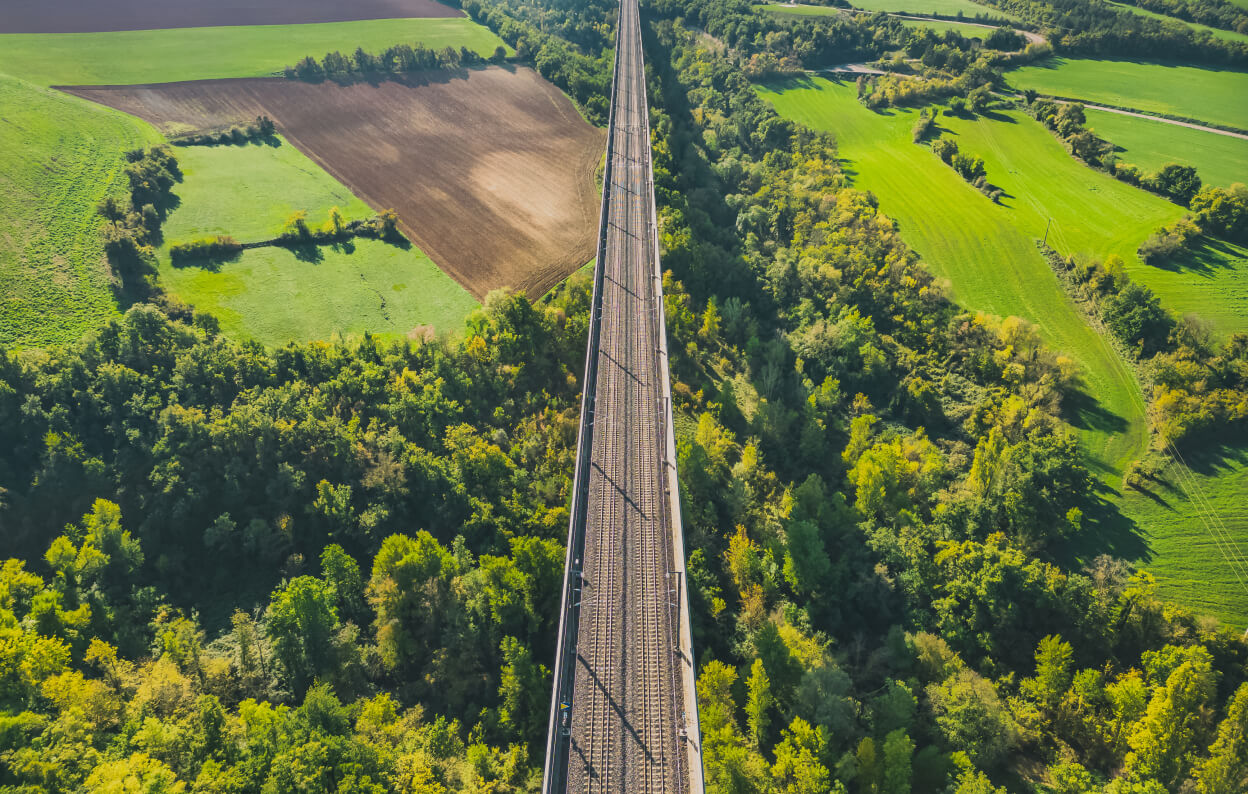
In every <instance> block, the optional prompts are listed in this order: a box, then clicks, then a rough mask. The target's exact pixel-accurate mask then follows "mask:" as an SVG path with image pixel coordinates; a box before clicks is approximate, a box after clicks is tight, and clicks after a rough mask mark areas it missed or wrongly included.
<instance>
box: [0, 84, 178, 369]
mask: <svg viewBox="0 0 1248 794" xmlns="http://www.w3.org/2000/svg"><path fill="white" fill-rule="evenodd" d="M0 108H2V109H3V110H2V111H0V295H2V296H3V300H0V346H3V347H8V346H19V347H25V346H40V345H46V344H56V343H66V342H72V341H74V340H76V339H78V338H79V337H81V336H82V334H83V333H84V332H85V331H87V330H88V329H90V328H92V327H93V326H94V325H96V324H97V323H99V321H100V320H102V319H104V318H106V317H108V316H110V315H113V314H116V312H117V306H116V303H115V301H114V298H113V292H112V286H111V281H110V273H109V269H108V264H107V262H106V261H105V260H104V248H103V244H102V242H101V238H100V231H99V230H100V226H101V221H100V218H99V216H97V215H96V214H95V207H96V205H97V204H99V202H100V201H101V200H102V199H103V198H104V197H105V196H107V195H109V194H118V195H120V194H121V192H122V190H123V187H124V186H123V182H124V177H123V176H122V174H121V172H122V168H123V167H124V166H125V158H124V157H123V152H124V151H125V150H127V149H131V148H135V147H138V146H142V145H144V144H146V143H150V142H154V141H156V140H159V136H158V135H157V133H156V132H155V130H153V129H152V128H151V127H149V126H148V125H147V124H145V123H143V122H141V121H139V120H137V119H133V118H131V117H129V116H126V115H124V114H122V113H118V112H116V111H114V110H110V109H108V108H104V107H100V106H98V105H94V104H92V103H90V102H86V101H84V100H81V99H77V98H75V97H71V96H66V95H64V94H61V93H58V92H56V91H49V90H47V89H44V88H38V87H36V86H33V85H31V84H29V83H26V82H23V81H21V80H18V79H16V78H13V77H9V76H7V75H3V74H0Z"/></svg>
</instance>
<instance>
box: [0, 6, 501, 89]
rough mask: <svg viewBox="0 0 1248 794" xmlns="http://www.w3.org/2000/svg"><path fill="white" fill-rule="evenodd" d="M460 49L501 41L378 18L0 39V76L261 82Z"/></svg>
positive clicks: (430, 23)
mask: <svg viewBox="0 0 1248 794" xmlns="http://www.w3.org/2000/svg"><path fill="white" fill-rule="evenodd" d="M403 42H406V43H409V44H414V43H417V42H421V43H423V44H425V46H428V47H434V48H439V49H440V48H442V47H445V46H454V47H460V46H466V47H469V48H470V49H473V50H476V51H477V52H480V53H482V54H489V53H492V52H493V51H494V48H495V47H497V46H498V45H500V44H502V43H503V42H502V40H501V39H499V38H498V37H497V36H495V35H494V34H493V33H491V32H490V31H489V30H487V29H486V28H484V27H482V26H480V25H478V24H476V23H474V22H473V21H472V20H470V19H468V18H467V17H462V18H450V19H376V20H365V21H362V22H331V23H325V24H313V25H254V26H237V27H217V28H180V29H172V30H137V31H123V32H117V33H62V34H7V35H0V72H8V73H10V74H17V75H20V76H22V77H25V78H26V79H28V80H30V81H31V82H35V83H39V84H42V85H109V84H132V83H171V82H177V81H180V80H202V79H207V78H213V77H263V76H267V75H271V74H273V73H275V72H280V71H281V70H282V68H283V67H284V66H286V65H288V64H293V63H295V62H296V61H298V60H299V59H300V58H302V57H303V56H305V55H313V56H315V57H317V58H320V57H321V56H323V55H324V54H325V53H326V52H328V51H330V50H341V51H343V52H344V53H351V52H353V51H354V50H355V48H356V47H363V48H364V49H365V50H370V51H376V50H380V49H384V48H385V47H388V46H390V45H392V44H398V43H403Z"/></svg>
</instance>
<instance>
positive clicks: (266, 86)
mask: <svg viewBox="0 0 1248 794" xmlns="http://www.w3.org/2000/svg"><path fill="white" fill-rule="evenodd" d="M466 75H467V76H466V77H464V76H462V75H461V76H455V77H449V76H447V75H445V74H440V75H434V76H428V75H426V76H423V77H422V76H415V77H411V78H406V79H396V80H387V81H385V82H381V83H377V84H370V83H355V84H351V85H338V84H335V83H332V82H324V83H305V82H300V81H294V80H284V79H282V78H272V79H250V80H197V81H193V82H187V83H164V84H156V85H147V86H86V87H80V88H68V89H64V90H67V91H69V92H70V93H73V94H76V95H77V96H81V97H85V98H86V99H90V100H93V101H96V102H100V103H102V104H105V105H109V106H111V107H114V108H117V109H119V110H123V111H125V112H127V113H131V114H134V115H136V116H139V117H141V118H143V119H146V120H147V121H150V122H152V123H153V124H155V125H157V126H158V127H161V128H162V129H165V130H171V129H185V128H186V127H188V126H189V127H195V128H205V127H215V126H219V125H221V124H228V123H232V122H235V121H242V120H249V119H253V118H255V117H256V116H257V115H259V114H265V115H268V116H270V117H271V118H272V119H274V121H275V122H276V123H277V126H278V131H279V132H281V134H283V135H284V136H286V138H287V140H289V141H290V142H291V143H292V144H294V145H295V146H297V147H299V149H300V150H302V151H303V152H304V153H305V154H307V155H308V156H309V157H311V158H312V159H313V160H315V161H316V162H318V163H319V164H320V165H321V166H322V167H323V168H325V170H327V171H329V172H330V173H331V174H333V175H334V177H336V178H337V179H338V180H339V181H341V182H342V183H344V184H345V185H347V186H348V187H349V188H351V190H352V191H354V192H355V193H356V195H358V196H360V197H361V198H363V199H364V200H365V201H367V202H368V203H369V204H370V205H372V206H373V207H374V208H377V209H385V208H393V209H394V210H395V211H397V212H398V214H399V218H400V221H401V226H402V229H403V231H404V233H406V234H407V235H408V236H409V237H410V238H411V239H412V240H413V242H415V243H416V244H417V245H419V246H420V247H421V249H422V250H424V252H425V253H427V254H428V255H429V256H430V257H431V258H432V259H433V261H434V262H437V263H438V265H439V266H440V267H442V269H443V270H445V271H446V272H447V273H448V274H450V275H451V276H452V277H453V278H454V279H455V280H457V281H458V282H459V283H460V284H463V285H464V287H465V288H466V289H467V290H468V291H469V292H471V293H472V294H473V295H474V296H476V297H477V298H481V297H483V296H484V295H485V294H486V293H487V292H489V291H490V290H492V289H495V288H498V287H511V288H514V289H522V290H525V291H526V292H527V293H528V295H529V296H530V297H534V298H536V297H538V296H540V295H541V294H543V293H544V292H545V291H546V290H548V289H550V288H551V287H552V286H554V285H555V284H556V283H558V282H559V280H560V279H562V278H564V277H566V276H567V275H569V274H570V273H572V272H573V271H574V270H576V269H577V268H578V267H580V266H581V265H583V264H585V263H586V262H587V261H589V260H590V259H591V258H593V255H594V247H595V242H596V233H597V221H598V197H599V193H598V189H597V187H596V186H595V184H594V170H595V168H596V167H597V165H598V162H599V161H600V159H601V157H602V152H603V147H604V145H605V140H606V139H605V133H604V132H603V131H601V130H597V129H595V128H593V127H591V126H590V125H589V124H587V123H586V122H585V120H584V119H582V118H581V116H580V114H578V113H577V111H576V108H575V107H573V105H572V103H571V101H570V100H569V99H568V98H567V97H566V96H564V94H563V93H561V92H560V91H559V90H558V89H557V88H555V87H554V86H552V85H551V84H550V83H548V82H546V81H545V80H543V79H542V78H541V77H539V76H538V75H537V73H536V72H534V71H532V70H530V69H506V68H498V67H492V68H488V69H482V70H474V71H469V72H467V73H466Z"/></svg>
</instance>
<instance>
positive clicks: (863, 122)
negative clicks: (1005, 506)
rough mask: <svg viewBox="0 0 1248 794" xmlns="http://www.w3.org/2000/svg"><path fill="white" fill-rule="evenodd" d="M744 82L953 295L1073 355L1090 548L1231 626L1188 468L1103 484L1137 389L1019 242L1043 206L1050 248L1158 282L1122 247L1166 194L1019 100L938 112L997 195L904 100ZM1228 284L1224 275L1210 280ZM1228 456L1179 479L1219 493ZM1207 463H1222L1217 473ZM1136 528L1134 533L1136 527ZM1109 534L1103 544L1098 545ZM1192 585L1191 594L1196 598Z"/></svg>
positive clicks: (1137, 443) (1170, 214)
mask: <svg viewBox="0 0 1248 794" xmlns="http://www.w3.org/2000/svg"><path fill="white" fill-rule="evenodd" d="M760 92H761V93H762V95H763V96H764V97H766V98H767V99H768V100H769V101H771V102H772V103H773V105H774V106H775V107H776V109H777V110H778V111H779V112H780V113H781V114H782V115H784V116H785V117H787V118H791V119H794V120H796V121H799V122H801V123H804V124H807V125H809V126H811V127H815V128H817V129H822V130H826V131H829V132H832V133H833V134H835V135H836V137H837V143H838V151H839V154H840V156H841V157H842V158H843V162H844V163H845V165H846V166H847V169H848V172H849V173H850V174H851V175H852V178H853V184H854V186H855V187H858V188H860V189H863V190H870V191H872V192H873V193H875V194H876V196H877V197H878V199H879V202H880V207H881V209H882V210H883V211H884V212H885V213H886V214H888V215H889V216H891V217H892V218H894V219H896V220H897V221H898V222H899V225H900V228H901V234H902V237H903V238H904V239H905V240H906V241H907V243H909V244H910V245H911V246H912V247H913V248H914V249H915V250H916V251H918V252H919V254H920V255H921V256H922V257H923V259H924V261H925V262H926V263H928V265H929V266H931V267H932V269H933V270H934V271H935V272H936V273H938V274H940V275H942V276H945V277H947V278H948V279H949V280H950V281H951V283H952V291H953V295H954V297H955V299H957V300H958V302H959V303H961V304H962V305H964V306H967V307H968V308H971V309H976V310H983V311H987V312H991V313H994V314H1000V315H1010V314H1013V315H1018V316H1020V317H1024V318H1026V319H1028V320H1031V321H1032V322H1034V323H1036V324H1037V326H1038V327H1039V329H1040V331H1041V333H1042V335H1043V336H1044V338H1045V340H1046V342H1048V343H1049V344H1050V345H1051V346H1052V347H1053V348H1054V349H1055V350H1058V351H1060V352H1062V353H1065V354H1067V355H1070V356H1072V357H1073V358H1075V359H1076V360H1077V361H1078V362H1079V363H1080V364H1081V365H1082V367H1081V371H1082V375H1083V378H1084V384H1085V388H1084V394H1083V395H1082V397H1081V398H1080V399H1079V400H1078V401H1076V404H1074V405H1071V406H1069V413H1070V416H1069V417H1068V418H1069V419H1070V421H1071V422H1072V424H1074V425H1075V427H1076V428H1077V429H1078V430H1079V431H1080V442H1081V445H1082V446H1083V448H1084V449H1085V450H1086V452H1087V455H1088V461H1089V465H1090V466H1091V467H1092V469H1093V471H1094V472H1096V473H1097V474H1099V475H1100V476H1101V477H1102V480H1103V482H1104V483H1105V485H1104V488H1105V492H1106V493H1107V494H1108V496H1109V497H1110V499H1111V500H1112V501H1113V502H1114V503H1116V504H1117V506H1118V510H1119V511H1120V514H1119V515H1118V516H1117V517H1115V516H1114V514H1113V511H1109V513H1108V515H1106V516H1103V517H1101V519H1099V520H1094V521H1089V522H1088V527H1089V537H1096V538H1099V539H1101V540H1100V542H1101V545H1100V546H1098V548H1099V549H1100V550H1102V551H1103V550H1107V549H1108V550H1109V551H1111V553H1115V554H1116V555H1117V556H1122V557H1126V558H1129V559H1139V560H1141V561H1145V562H1147V563H1148V565H1149V568H1150V570H1152V571H1154V573H1156V574H1157V576H1158V577H1159V580H1160V581H1161V584H1162V588H1163V590H1164V591H1165V592H1166V593H1167V594H1169V595H1171V596H1173V597H1175V598H1179V599H1182V600H1183V601H1184V602H1185V603H1188V604H1191V605H1192V606H1194V607H1197V608H1200V609H1201V610H1202V611H1206V612H1208V613H1209V614H1213V615H1216V616H1218V617H1220V618H1222V619H1224V620H1227V621H1230V622H1232V623H1235V624H1242V623H1243V622H1244V620H1245V617H1246V616H1248V596H1244V595H1243V592H1242V590H1239V589H1237V588H1238V585H1237V584H1236V583H1235V572H1234V570H1233V569H1232V568H1231V566H1230V565H1229V564H1227V563H1226V562H1225V560H1224V558H1222V557H1221V556H1218V555H1217V554H1216V553H1214V552H1216V548H1215V547H1214V546H1213V541H1212V539H1211V538H1209V537H1204V539H1203V542H1197V538H1194V537H1193V533H1195V532H1197V531H1198V530H1199V528H1200V527H1201V526H1202V524H1200V522H1199V520H1198V518H1197V517H1198V515H1199V513H1200V511H1199V509H1198V508H1197V507H1196V506H1194V505H1193V504H1192V503H1191V502H1189V501H1188V500H1187V498H1186V496H1185V492H1184V491H1183V489H1182V488H1181V487H1180V486H1179V475H1180V474H1181V475H1183V478H1184V481H1185V478H1186V477H1188V476H1191V475H1192V472H1191V471H1190V470H1188V469H1187V468H1186V467H1174V471H1173V472H1172V474H1173V479H1172V481H1173V482H1174V484H1175V485H1174V488H1173V492H1168V493H1167V494H1166V505H1165V506H1164V509H1157V507H1156V505H1155V504H1154V503H1152V502H1149V501H1148V500H1147V499H1146V497H1142V496H1138V495H1136V494H1128V495H1123V494H1121V493H1118V492H1117V491H1118V486H1119V484H1120V479H1119V478H1120V476H1121V471H1122V466H1123V465H1124V464H1125V463H1127V462H1128V461H1129V460H1132V459H1134V458H1137V457H1139V456H1140V455H1142V454H1143V452H1144V451H1145V447H1146V444H1147V435H1146V422H1145V416H1144V398H1143V394H1142V393H1141V391H1140V386H1139V384H1138V383H1137V382H1136V381H1135V379H1134V378H1133V377H1132V375H1131V373H1130V371H1129V370H1128V369H1127V367H1126V365H1125V364H1124V363H1123V362H1122V360H1121V359H1120V357H1119V356H1118V355H1117V354H1116V353H1115V352H1114V351H1113V349H1112V348H1111V347H1110V346H1109V344H1108V343H1107V342H1106V340H1104V339H1103V338H1101V337H1100V336H1099V335H1098V334H1097V333H1096V332H1095V331H1094V330H1093V329H1092V328H1091V327H1090V326H1089V325H1088V324H1087V323H1086V322H1085V321H1084V319H1083V317H1082V315H1081V314H1080V313H1079V311H1078V310H1077V309H1076V308H1075V307H1074V305H1073V304H1072V303H1071V301H1070V300H1069V299H1068V298H1067V296H1066V294H1065V292H1064V291H1063V290H1062V288H1061V286H1060V284H1059V282H1058V281H1057V278H1056V276H1054V274H1053V273H1052V271H1051V270H1050V269H1049V266H1048V264H1047V263H1046V262H1045V260H1044V259H1043V258H1042V257H1041V256H1040V254H1039V252H1038V251H1037V249H1036V247H1035V244H1034V240H1035V239H1038V238H1040V237H1041V236H1042V235H1043V234H1044V226H1045V220H1044V218H1045V217H1046V216H1048V215H1052V216H1054V217H1056V221H1055V222H1054V226H1055V227H1059V228H1060V229H1061V234H1058V235H1054V234H1052V233H1050V237H1049V242H1050V243H1051V244H1054V245H1055V247H1056V248H1058V249H1059V250H1063V251H1064V252H1066V247H1069V248H1070V250H1069V251H1068V252H1070V253H1077V252H1087V253H1094V254H1095V255H1097V256H1100V257H1104V256H1105V255H1107V254H1109V253H1119V254H1120V255H1121V254H1122V253H1124V251H1125V253H1128V254H1132V258H1130V259H1128V260H1127V261H1128V263H1129V268H1128V269H1129V271H1130V273H1131V276H1132V277H1133V278H1137V279H1139V280H1140V281H1142V282H1144V283H1149V284H1150V285H1151V286H1153V287H1154V289H1159V287H1158V285H1157V283H1156V279H1149V278H1146V275H1147V274H1146V273H1145V272H1144V271H1143V270H1142V268H1143V267H1144V266H1142V265H1139V264H1138V259H1137V258H1135V257H1134V255H1133V253H1132V252H1133V249H1134V246H1136V245H1138V243H1139V242H1140V241H1142V239H1143V237H1144V236H1147V234H1148V233H1149V232H1150V231H1151V230H1152V228H1155V226H1156V225H1157V224H1158V223H1160V222H1163V221H1170V220H1173V219H1174V218H1177V217H1179V216H1181V215H1182V214H1183V210H1182V208H1180V207H1177V206H1175V205H1173V204H1169V203H1168V202H1165V201H1163V200H1161V199H1158V198H1156V197H1154V196H1151V195H1149V194H1147V193H1144V192H1143V191H1140V190H1137V189H1135V188H1132V187H1130V186H1128V185H1125V184H1123V183H1121V182H1118V181H1117V180H1114V179H1112V178H1110V177H1108V176H1106V175H1103V174H1099V173H1097V172H1095V171H1092V170H1091V169H1088V168H1086V167H1084V166H1082V165H1080V164H1078V163H1076V162H1075V161H1074V160H1072V159H1071V158H1070V156H1069V155H1068V154H1067V153H1066V152H1065V150H1064V149H1063V148H1062V147H1061V145H1060V144H1059V143H1058V142H1057V141H1056V139H1054V138H1053V136H1052V135H1051V134H1050V133H1049V132H1048V131H1047V130H1045V129H1043V128H1042V127H1041V126H1040V125H1039V124H1037V123H1035V122H1034V121H1032V120H1031V119H1029V118H1026V117H1025V116H1023V115H1022V114H1021V113H1017V112H1008V113H994V114H993V115H994V116H995V117H996V118H992V119H984V118H981V119H976V120H971V119H951V118H950V117H948V116H941V117H940V120H939V123H940V125H941V127H942V128H944V131H945V134H946V135H950V133H956V134H955V135H952V136H951V137H954V139H955V140H956V141H957V142H958V143H959V145H960V146H961V147H962V149H963V150H964V151H966V152H968V153H972V154H975V155H978V156H981V157H983V158H984V160H985V163H986V165H987V172H988V179H989V181H991V182H993V183H994V184H997V185H1000V186H1001V187H1003V188H1005V189H1006V192H1007V195H1006V196H1005V197H1004V198H1003V202H1004V203H1003V205H1001V206H998V205H995V204H993V203H992V202H991V201H990V200H989V199H988V198H987V197H985V196H984V195H982V194H981V193H979V192H978V191H977V190H975V189H974V188H973V187H971V186H970V185H969V184H967V183H966V182H965V181H964V180H963V179H962V177H960V176H959V175H958V174H957V173H956V172H954V171H953V169H952V168H949V167H948V166H946V165H945V164H944V163H942V162H941V161H940V160H939V159H938V158H937V157H935V155H933V154H932V152H931V150H930V149H929V148H928V147H927V146H923V145H918V144H915V143H913V142H912V139H911V130H912V128H913V126H914V122H915V119H916V117H917V111H913V110H901V109H896V108H893V109H889V110H887V111H885V112H882V113H877V112H874V111H871V110H869V109H867V108H866V107H865V106H863V105H862V104H861V103H859V102H858V101H857V98H856V90H855V86H854V84H853V83H844V84H836V83H833V82H830V81H827V80H824V79H819V78H804V79H800V80H793V81H788V82H785V83H781V84H776V85H772V86H768V87H763V88H760ZM1071 168H1073V169H1074V170H1069V169H1071ZM1024 191H1030V192H1029V193H1027V194H1026V195H1027V196H1028V198H1023V196H1024V195H1025V193H1024ZM1137 194H1138V195H1137ZM1033 202H1034V203H1033ZM1136 238H1138V239H1136ZM1088 249H1091V250H1090V251H1089V250H1088ZM1241 251H1242V249H1241ZM1124 258H1126V257H1124ZM1152 270H1154V271H1155V273H1154V274H1153V275H1160V274H1166V275H1167V276H1168V275H1175V276H1178V277H1179V278H1178V279H1176V280H1182V281H1184V282H1187V283H1189V284H1200V283H1201V282H1203V280H1204V279H1205V278H1206V276H1205V274H1203V273H1198V272H1189V273H1176V274H1168V273H1166V271H1160V270H1157V269H1152ZM1243 275H1244V274H1243V273H1241V274H1240V276H1241V279H1242V277H1243ZM1233 283H1234V282H1233V281H1232V280H1231V279H1227V281H1225V282H1223V287H1225V285H1227V284H1233ZM1240 283H1241V284H1242V283H1243V282H1242V280H1241V282H1240ZM1159 291H1161V290H1160V289H1159ZM1175 297H1176V295H1174V294H1170V295H1167V294H1164V293H1163V294H1162V300H1163V303H1167V304H1168V305H1169V304H1170V303H1171V299H1173V298H1175ZM1178 297H1180V298H1181V296H1178ZM1245 318H1248V312H1243V311H1242V309H1241V313H1240V315H1239V321H1240V322H1241V323H1242V322H1243V321H1244V319H1245ZM1230 459H1231V460H1239V459H1238V458H1234V457H1233V456H1232V457H1231V458H1230ZM1194 465H1195V464H1194ZM1242 468H1243V465H1242V461H1241V462H1239V463H1226V462H1225V461H1223V462H1221V463H1210V464H1209V465H1208V466H1207V467H1206V468H1205V469H1204V470H1203V471H1204V472H1205V473H1204V474H1201V475H1197V480H1195V481H1194V482H1198V483H1199V484H1200V486H1201V493H1204V494H1205V495H1206V496H1210V497H1211V498H1214V499H1222V497H1223V496H1225V495H1227V494H1231V493H1233V492H1234V489H1235V488H1236V487H1238V486H1239V485H1242V484H1243V483H1244V475H1243V473H1242V471H1241V470H1242ZM1223 469H1225V470H1226V474H1227V476H1222V474H1223ZM1223 501H1225V500H1223ZM1223 520H1224V521H1225V522H1226V523H1227V525H1228V528H1229V531H1230V532H1231V533H1232V534H1234V535H1235V536H1236V537H1238V538H1240V539H1241V543H1243V544H1244V545H1245V546H1246V547H1248V513H1245V512H1244V511H1242V510H1239V511H1225V514H1224V515H1223ZM1124 526H1125V528H1124ZM1141 530H1142V531H1143V532H1144V533H1146V536H1145V537H1146V539H1142V538H1141V537H1140V535H1139V534H1137V533H1139V532H1140V531H1141ZM1111 539H1112V540H1111ZM1111 543H1113V544H1116V545H1114V546H1112V547H1110V546H1109V545H1107V544H1111ZM1089 553H1099V551H1095V550H1089ZM1198 569H1199V570H1198ZM1201 587H1204V593H1205V594H1204V595H1203V596H1202V597H1196V591H1197V590H1198V589H1199V588H1201Z"/></svg>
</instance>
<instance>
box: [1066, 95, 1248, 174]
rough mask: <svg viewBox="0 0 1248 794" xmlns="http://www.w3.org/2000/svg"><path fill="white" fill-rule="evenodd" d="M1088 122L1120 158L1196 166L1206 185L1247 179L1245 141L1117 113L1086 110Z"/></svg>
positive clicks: (1152, 165) (1146, 165) (1150, 166)
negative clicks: (1113, 145)
mask: <svg viewBox="0 0 1248 794" xmlns="http://www.w3.org/2000/svg"><path fill="white" fill-rule="evenodd" d="M1086 114H1087V117H1088V126H1089V127H1091V128H1092V130H1093V131H1094V132H1095V133H1096V134H1097V135H1099V136H1101V137H1102V138H1104V139H1106V140H1108V141H1111V142H1112V143H1114V144H1115V145H1116V146H1118V147H1119V148H1120V149H1121V150H1123V151H1120V152H1119V153H1118V158H1119V161H1120V162H1123V163H1130V164H1132V165H1136V166H1139V167H1140V168H1142V169H1143V170H1145V171H1156V170H1158V169H1159V168H1161V167H1162V166H1163V165H1165V164H1166V163H1182V164H1183V165H1191V166H1195V167H1196V170H1197V171H1198V172H1199V173H1200V177H1201V179H1202V180H1204V182H1205V184H1207V185H1221V186H1224V187H1225V186H1226V185H1230V184H1231V183H1233V182H1245V183H1248V141H1246V140H1244V139H1242V138H1232V137H1230V136H1227V135H1218V134H1216V133H1212V132H1204V131H1203V130H1193V129H1189V128H1187V127H1178V126H1176V125H1174V124H1166V123H1165V122H1162V121H1150V120H1148V119H1141V118H1136V117H1132V116H1123V115H1122V114H1120V113H1107V112H1105V111H1103V110H1088V111H1086Z"/></svg>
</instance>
